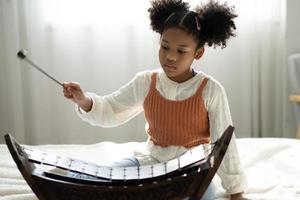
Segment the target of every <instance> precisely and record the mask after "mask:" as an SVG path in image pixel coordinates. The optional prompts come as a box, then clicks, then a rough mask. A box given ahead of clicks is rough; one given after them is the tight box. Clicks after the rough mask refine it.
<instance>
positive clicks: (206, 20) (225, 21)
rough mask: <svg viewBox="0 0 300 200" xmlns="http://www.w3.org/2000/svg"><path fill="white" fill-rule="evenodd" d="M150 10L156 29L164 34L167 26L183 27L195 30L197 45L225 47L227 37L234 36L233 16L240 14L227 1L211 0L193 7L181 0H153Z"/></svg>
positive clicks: (154, 28)
mask: <svg viewBox="0 0 300 200" xmlns="http://www.w3.org/2000/svg"><path fill="white" fill-rule="evenodd" d="M148 11H149V13H150V21H151V24H150V26H151V28H152V30H153V31H155V32H158V33H159V34H162V33H163V31H164V30H166V29H168V28H172V27H175V28H180V29H182V30H184V31H186V32H188V33H190V34H192V36H193V37H194V38H195V40H196V41H197V43H198V48H199V47H203V46H204V45H205V44H207V45H208V46H214V47H216V46H221V47H222V48H224V47H226V42H227V40H228V39H229V38H230V37H232V36H233V37H234V36H235V30H236V26H235V23H234V21H233V20H234V18H236V17H237V15H236V13H235V11H234V8H233V7H230V6H228V5H227V3H223V4H220V3H218V2H217V1H213V0H210V1H209V2H208V3H206V4H201V5H198V6H197V7H196V8H195V11H192V10H190V6H189V4H188V3H186V2H183V1H182V0H152V1H151V7H150V8H149V10H148Z"/></svg>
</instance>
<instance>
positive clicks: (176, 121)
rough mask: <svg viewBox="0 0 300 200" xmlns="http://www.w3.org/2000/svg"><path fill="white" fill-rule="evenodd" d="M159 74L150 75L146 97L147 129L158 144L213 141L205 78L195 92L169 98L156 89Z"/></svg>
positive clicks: (191, 143)
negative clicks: (206, 99)
mask: <svg viewBox="0 0 300 200" xmlns="http://www.w3.org/2000/svg"><path fill="white" fill-rule="evenodd" d="M156 77H157V74H156V73H153V74H152V76H151V85H150V90H149V92H148V94H147V96H146V98H145V100H144V105H143V106H144V112H145V117H146V120H147V122H148V124H149V129H148V130H147V132H148V134H149V136H150V139H151V140H152V142H153V143H154V144H155V145H159V146H162V147H166V146H170V145H175V146H184V147H186V148H190V147H193V146H197V145H199V144H204V143H209V142H210V133H209V119H208V113H207V111H206V108H205V105H204V101H203V99H202V91H203V89H204V87H205V85H206V83H207V81H208V78H205V79H204V80H203V81H202V83H201V84H200V86H199V88H198V89H197V91H196V93H195V94H194V95H192V96H191V97H189V98H187V99H184V100H169V99H166V98H164V97H163V96H162V95H161V94H160V93H159V91H157V90H156V86H155V85H156Z"/></svg>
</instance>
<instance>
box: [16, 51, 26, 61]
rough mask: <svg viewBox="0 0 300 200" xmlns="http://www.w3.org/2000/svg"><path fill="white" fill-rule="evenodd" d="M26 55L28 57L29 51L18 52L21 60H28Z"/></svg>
mask: <svg viewBox="0 0 300 200" xmlns="http://www.w3.org/2000/svg"><path fill="white" fill-rule="evenodd" d="M26 55H27V51H26V50H24V49H22V50H20V51H19V52H18V54H17V56H18V57H19V58H20V59H24V58H26Z"/></svg>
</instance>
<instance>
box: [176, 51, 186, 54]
mask: <svg viewBox="0 0 300 200" xmlns="http://www.w3.org/2000/svg"><path fill="white" fill-rule="evenodd" d="M178 53H180V54H184V53H186V52H185V51H183V50H178Z"/></svg>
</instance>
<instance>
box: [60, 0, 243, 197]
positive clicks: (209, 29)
mask: <svg viewBox="0 0 300 200" xmlns="http://www.w3.org/2000/svg"><path fill="white" fill-rule="evenodd" d="M148 11H149V13H150V20H151V28H152V29H153V30H154V31H155V32H158V33H159V34H160V36H161V37H160V48H159V61H160V64H161V68H162V70H161V69H158V70H154V71H145V72H140V73H138V74H137V75H136V76H135V77H134V78H133V80H131V81H130V82H129V83H128V84H127V85H125V86H123V87H121V88H120V89H119V90H118V91H116V92H114V93H112V94H110V95H107V96H98V95H96V94H93V93H85V92H84V91H83V90H82V89H81V87H80V85H79V84H78V83H74V82H65V83H64V96H65V97H66V98H68V99H71V100H72V101H73V102H75V103H76V104H77V108H76V111H77V113H78V115H79V117H80V118H81V119H83V120H84V121H87V122H89V123H90V124H92V125H99V126H103V127H113V126H116V125H120V124H122V123H125V122H126V121H128V120H129V119H131V118H133V117H135V116H136V115H138V114H139V113H141V112H142V111H144V113H145V117H146V120H147V134H148V135H149V139H148V140H147V149H148V150H149V154H142V155H137V156H136V157H135V158H129V159H126V160H125V161H122V162H121V163H119V164H120V165H122V166H125V165H126V166H132V165H144V164H153V163H156V162H164V161H166V160H170V159H173V158H174V157H177V156H178V155H180V154H182V153H183V152H185V151H186V150H187V149H189V148H191V147H193V146H196V145H199V144H203V143H209V142H210V141H216V140H217V139H218V138H219V137H220V136H221V134H222V133H223V131H224V130H225V129H226V127H227V126H228V125H230V124H232V121H231V116H230V111H229V106H228V102H227V97H226V94H225V90H224V88H223V87H222V85H221V84H220V83H219V82H217V81H216V80H215V79H214V78H212V77H209V76H208V75H206V74H204V73H203V72H200V71H199V72H196V71H194V70H193V69H192V67H191V65H192V62H193V61H194V60H195V59H196V60H198V59H200V58H201V57H202V56H203V53H204V46H205V45H208V46H215V47H216V46H221V47H222V48H224V47H226V41H227V40H228V39H229V38H230V37H231V36H234V30H235V29H236V27H235V24H234V21H233V19H234V18H235V17H237V15H236V14H235V12H234V10H233V9H232V8H231V7H228V6H227V4H219V3H217V2H213V1H210V2H209V3H207V4H205V5H201V6H198V7H197V8H196V10H195V11H191V10H190V9H189V5H188V3H185V2H182V0H153V1H152V2H151V7H150V9H149V10H148ZM218 175H219V176H220V177H221V180H222V186H223V187H224V189H225V190H226V192H227V194H230V195H231V199H241V198H242V193H243V191H244V189H245V188H244V187H245V176H244V173H243V170H242V168H241V165H240V160H239V157H238V152H237V148H236V144H235V137H234V136H233V138H232V140H231V143H230V145H229V148H228V150H227V153H226V156H225V157H224V161H223V162H222V164H221V166H220V168H219V170H218ZM208 191H209V192H206V194H205V196H206V197H208V199H213V185H211V186H210V187H209V190H208Z"/></svg>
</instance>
